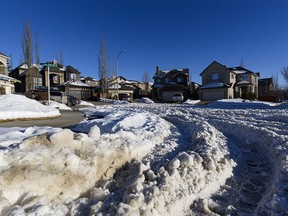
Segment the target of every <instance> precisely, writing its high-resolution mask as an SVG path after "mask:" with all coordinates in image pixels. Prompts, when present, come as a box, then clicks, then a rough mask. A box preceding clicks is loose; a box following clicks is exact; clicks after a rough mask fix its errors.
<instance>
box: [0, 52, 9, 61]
mask: <svg viewBox="0 0 288 216" xmlns="http://www.w3.org/2000/svg"><path fill="white" fill-rule="evenodd" d="M0 55H2V56H4V57H6V58H8V59H10V58H9V57H8V56H7V55H5V54H3V53H1V52H0Z"/></svg>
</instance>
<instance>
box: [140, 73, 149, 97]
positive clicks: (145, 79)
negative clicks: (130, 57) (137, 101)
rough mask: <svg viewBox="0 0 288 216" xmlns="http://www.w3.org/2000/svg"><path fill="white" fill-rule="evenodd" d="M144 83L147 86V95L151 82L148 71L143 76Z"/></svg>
mask: <svg viewBox="0 0 288 216" xmlns="http://www.w3.org/2000/svg"><path fill="white" fill-rule="evenodd" d="M142 82H143V83H144V85H145V89H144V90H145V95H147V94H148V91H149V82H150V76H149V73H148V71H147V70H146V71H145V72H144V73H143V75H142Z"/></svg>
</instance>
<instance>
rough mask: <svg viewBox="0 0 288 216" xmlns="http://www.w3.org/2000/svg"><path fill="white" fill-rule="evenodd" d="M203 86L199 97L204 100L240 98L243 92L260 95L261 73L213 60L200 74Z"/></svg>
mask: <svg viewBox="0 0 288 216" xmlns="http://www.w3.org/2000/svg"><path fill="white" fill-rule="evenodd" d="M200 76H201V77H202V86H201V87H200V88H199V98H200V99H201V100H204V101H209V100H219V99H227V98H238V97H241V96H242V94H243V93H248V92H251V93H254V94H255V95H256V97H258V77H259V73H254V72H252V71H250V70H247V69H245V68H243V67H240V66H239V67H231V68H228V67H227V66H226V65H222V64H220V63H218V62H216V61H213V62H212V63H211V64H210V65H209V66H208V67H207V68H205V70H203V72H202V73H201V74H200Z"/></svg>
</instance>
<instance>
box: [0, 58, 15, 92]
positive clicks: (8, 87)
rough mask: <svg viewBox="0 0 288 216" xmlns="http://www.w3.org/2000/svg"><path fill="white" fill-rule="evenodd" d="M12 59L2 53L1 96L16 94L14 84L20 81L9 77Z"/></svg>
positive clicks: (0, 64)
mask: <svg viewBox="0 0 288 216" xmlns="http://www.w3.org/2000/svg"><path fill="white" fill-rule="evenodd" d="M9 59H10V58H9V57H8V56H6V55H4V54H3V53H0V94H11V93H14V92H15V86H14V82H18V80H16V79H14V78H12V77H9V76H8V60H9Z"/></svg>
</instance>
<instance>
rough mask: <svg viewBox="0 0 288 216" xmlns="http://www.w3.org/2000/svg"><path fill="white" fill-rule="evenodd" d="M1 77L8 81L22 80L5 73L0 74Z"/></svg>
mask: <svg viewBox="0 0 288 216" xmlns="http://www.w3.org/2000/svg"><path fill="white" fill-rule="evenodd" d="M0 79H2V80H6V81H14V82H20V81H19V80H17V79H15V78H13V77H10V76H6V75H3V74H0Z"/></svg>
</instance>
